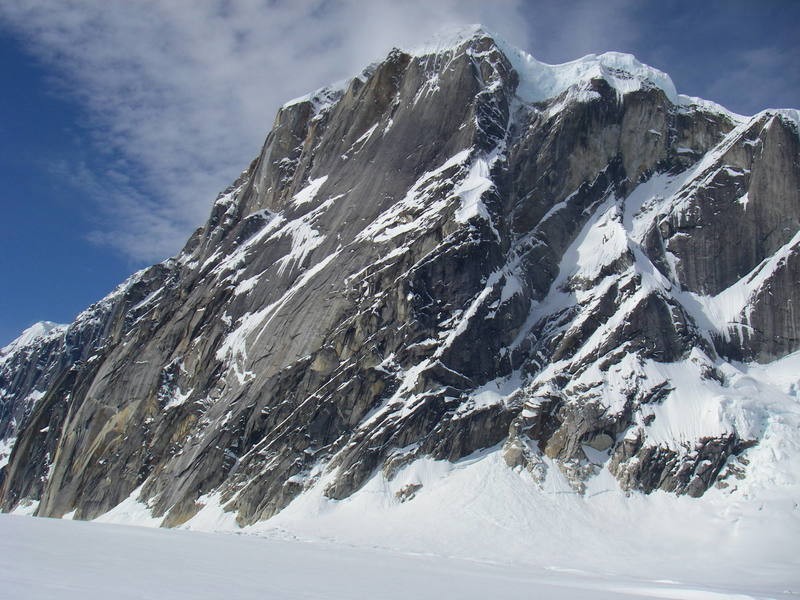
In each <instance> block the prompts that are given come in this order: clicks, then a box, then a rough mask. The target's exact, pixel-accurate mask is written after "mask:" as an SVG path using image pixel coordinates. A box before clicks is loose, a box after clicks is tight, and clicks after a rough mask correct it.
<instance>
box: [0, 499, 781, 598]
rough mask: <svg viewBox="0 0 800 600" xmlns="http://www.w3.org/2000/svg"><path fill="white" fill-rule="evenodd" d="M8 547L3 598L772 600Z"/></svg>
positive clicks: (231, 552)
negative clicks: (660, 599)
mask: <svg viewBox="0 0 800 600" xmlns="http://www.w3.org/2000/svg"><path fill="white" fill-rule="evenodd" d="M0 548H2V554H3V557H4V560H3V561H2V562H0V580H1V581H2V582H3V583H2V594H3V595H4V597H6V598H25V599H27V600H45V599H47V600H49V599H51V598H59V599H61V600H72V599H75V600H78V599H79V600H93V599H106V598H117V599H119V600H129V599H130V600H132V599H134V598H135V599H137V600H145V599H159V600H161V599H170V600H178V599H187V600H188V599H191V600H203V599H205V598H208V599H217V598H236V599H237V600H248V599H251V598H252V599H256V598H257V599H259V600H261V599H264V598H270V599H276V600H277V599H280V600H295V599H297V600H299V599H311V598H313V599H315V600H344V599H347V600H354V599H362V598H363V599H367V598H369V599H373V598H375V599H378V598H380V599H382V600H406V599H407V598H415V599H418V600H425V599H435V600H440V599H441V598H460V599H463V600H470V599H476V600H477V599H484V598H488V597H494V598H509V599H513V598H547V599H551V600H561V599H564V600H566V599H573V598H584V599H587V600H610V599H612V598H630V599H632V600H635V599H646V598H674V599H681V600H748V599H753V598H766V596H762V595H759V594H757V593H739V592H736V591H732V590H731V589H730V588H729V587H716V586H711V585H691V584H689V585H687V584H685V583H681V582H677V581H653V580H646V579H637V578H636V577H632V576H630V575H622V576H609V575H606V574H602V573H588V572H585V571H582V570H580V569H558V568H528V567H522V566H520V565H512V564H499V563H493V562H481V561H467V560H460V559H454V558H447V557H440V556H433V555H430V554H424V553H423V554H412V553H397V552H390V551H384V550H380V549H375V548H370V549H359V548H353V547H348V546H345V545H341V544H333V543H329V542H315V543H301V542H298V541H295V540H291V539H263V538H256V537H251V536H233V535H224V534H203V533H196V532H187V531H176V530H146V529H140V528H133V527H122V526H117V525H100V524H97V523H85V522H70V521H59V520H51V519H26V518H23V517H15V516H8V515H2V516H0ZM771 597H787V598H788V597H791V596H790V595H789V594H781V593H778V594H777V595H773V596H771Z"/></svg>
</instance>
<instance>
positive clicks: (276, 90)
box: [0, 0, 528, 262]
mask: <svg viewBox="0 0 800 600" xmlns="http://www.w3.org/2000/svg"><path fill="white" fill-rule="evenodd" d="M523 4H524V3H523V2H522V0H504V1H500V2H492V3H487V2H483V1H481V0H440V1H438V2H428V1H426V0H408V1H405V2H399V1H390V0H381V1H377V0H371V1H370V2H362V1H360V0H306V1H291V0H277V1H275V0H272V1H261V0H236V1H235V2H232V1H229V0H204V1H198V2H165V1H161V0H138V1H135V2H124V1H121V0H120V1H109V2H83V1H81V0H25V1H24V2H23V1H18V2H15V1H14V0H12V1H11V2H3V3H2V4H0V23H2V24H3V25H5V26H6V27H7V28H8V29H10V30H11V31H12V32H14V33H15V34H16V35H18V36H19V37H21V38H22V40H23V42H24V44H25V46H26V47H27V48H28V49H29V51H30V52H32V53H33V54H35V55H36V56H37V57H38V58H39V59H40V60H41V61H42V62H43V63H44V64H45V65H46V66H48V68H50V69H51V70H52V72H53V74H54V75H55V76H56V77H58V79H59V81H60V86H61V89H62V91H64V92H66V93H68V94H70V95H71V96H72V97H73V98H74V99H75V100H76V101H77V102H79V103H80V104H81V105H82V106H83V107H85V109H86V111H87V114H88V116H89V126H90V130H91V132H92V135H93V146H92V147H93V150H94V152H93V156H92V159H91V160H89V161H88V162H87V163H83V164H80V163H79V164H73V163H71V162H70V160H69V158H68V157H66V158H65V163H64V164H63V165H61V168H62V169H63V173H64V176H65V177H67V176H68V177H69V179H70V180H71V181H72V182H73V184H74V185H76V186H79V187H80V188H81V189H84V190H85V191H86V193H87V196H88V197H89V198H90V199H91V200H92V201H93V202H94V203H95V205H96V207H97V209H98V212H97V214H98V219H99V226H98V227H97V229H96V231H95V232H94V233H92V235H91V238H92V239H93V240H94V241H96V242H98V243H100V244H103V245H108V246H111V247H113V248H115V249H117V250H119V251H121V252H123V253H124V254H126V255H127V256H129V257H131V258H132V259H134V260H135V261H138V262H146V261H154V260H160V259H163V258H164V257H165V256H168V255H169V254H171V253H173V252H175V251H176V250H177V249H178V248H179V247H180V246H181V244H182V243H183V241H184V240H185V238H186V237H187V236H188V234H189V233H190V232H191V230H192V229H193V228H194V227H196V226H198V225H199V224H200V223H201V222H202V221H203V220H204V219H205V217H206V214H207V211H208V209H209V206H210V204H211V201H212V200H213V197H214V195H215V193H216V192H217V191H219V190H220V189H222V188H224V187H226V186H227V185H228V184H229V183H230V181H232V180H233V179H234V178H235V177H236V175H237V174H238V173H239V171H241V169H243V168H244V167H245V166H246V165H247V164H248V163H249V161H250V160H251V159H252V157H253V156H254V155H255V154H256V153H257V151H258V149H259V147H260V145H261V143H262V142H263V139H264V137H265V135H266V133H267V131H268V129H269V127H270V124H271V121H272V118H273V116H274V114H275V111H276V110H277V108H278V107H279V106H280V105H281V104H282V103H284V102H285V101H287V100H288V99H290V98H293V97H295V96H298V95H300V94H303V93H306V92H308V91H310V90H312V89H315V88H317V87H320V86H322V85H325V84H327V83H329V82H332V81H335V80H338V79H342V78H345V77H348V76H351V75H353V74H354V73H356V72H358V71H359V70H360V69H361V68H362V67H363V66H365V65H366V64H368V63H369V62H371V61H373V60H377V59H379V58H381V57H382V56H383V55H385V53H386V52H388V50H389V49H390V48H391V47H392V46H393V45H398V44H402V45H413V44H416V43H420V42H422V41H424V40H425V39H426V38H427V37H429V36H430V35H432V34H433V33H434V32H435V31H437V30H438V29H439V28H440V27H442V26H443V25H448V24H466V23H472V22H482V23H484V24H486V25H487V26H488V27H490V28H494V29H496V30H499V31H502V32H503V33H504V35H505V36H506V37H508V38H509V39H510V41H512V42H516V43H518V44H521V45H524V44H525V43H526V41H527V39H526V38H527V32H528V30H527V28H526V26H525V24H524V22H523V20H522V19H521V18H520V10H521V7H522V6H523Z"/></svg>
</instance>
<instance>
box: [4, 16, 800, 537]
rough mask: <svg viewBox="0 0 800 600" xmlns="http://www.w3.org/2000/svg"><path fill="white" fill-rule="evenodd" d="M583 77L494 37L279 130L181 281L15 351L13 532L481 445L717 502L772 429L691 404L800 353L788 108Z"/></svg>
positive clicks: (316, 482)
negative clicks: (736, 465)
mask: <svg viewBox="0 0 800 600" xmlns="http://www.w3.org/2000/svg"><path fill="white" fill-rule="evenodd" d="M581 61H583V62H581ZM581 61H576V63H574V64H573V63H571V64H570V65H572V66H570V65H566V66H559V67H550V66H547V65H541V64H540V63H536V62H535V61H532V59H530V58H529V57H527V58H526V57H525V55H523V54H522V53H519V52H518V51H515V50H513V49H509V48H508V47H506V46H505V45H504V44H503V43H500V42H497V41H496V40H495V39H494V38H493V37H492V36H490V35H488V34H486V33H485V32H483V31H482V30H477V31H474V32H472V34H471V35H469V36H466V37H464V38H462V39H460V40H458V41H456V42H454V43H453V44H452V45H450V46H448V47H441V48H438V49H437V50H435V51H430V52H428V51H422V52H419V53H416V54H409V53H405V52H403V51H399V50H395V51H393V52H392V53H390V54H389V56H388V57H387V58H386V60H385V61H383V62H382V63H380V64H377V65H373V66H371V67H369V68H368V69H366V70H365V71H364V72H363V73H362V74H360V75H359V76H357V77H355V78H353V79H352V80H351V81H349V82H348V83H347V85H346V86H345V87H343V88H341V89H324V90H320V91H318V92H316V93H314V94H311V95H309V96H308V97H305V98H303V99H300V100H297V101H294V102H293V103H290V104H288V105H286V106H284V107H283V108H282V109H281V110H280V111H279V113H278V115H277V117H276V119H275V124H274V127H273V129H272V131H271V132H270V133H269V135H268V136H267V139H266V143H265V144H264V147H263V149H262V151H261V153H260V155H259V156H258V157H257V158H256V159H255V160H254V161H253V163H252V164H251V165H250V166H249V167H248V169H247V170H246V171H245V172H244V173H242V175H241V176H240V177H239V179H238V180H237V181H236V182H235V183H234V184H233V185H232V186H231V187H230V188H229V189H228V190H226V191H225V192H223V193H222V194H221V195H220V196H219V197H218V198H217V200H216V202H215V203H214V206H213V208H212V211H211V216H210V218H209V220H208V222H207V223H206V225H205V226H204V227H202V228H200V229H199V230H198V231H197V232H195V234H194V235H193V236H192V237H191V239H190V240H189V241H188V243H187V245H186V246H185V248H184V249H183V250H182V251H181V252H180V253H179V254H178V255H177V256H176V257H174V258H172V259H169V260H167V261H165V262H164V263H161V264H159V265H155V266H153V267H150V268H149V269H145V270H144V271H141V272H139V273H137V274H135V275H134V276H132V277H131V278H130V279H129V280H128V281H127V282H125V283H124V284H123V285H121V286H120V287H119V288H118V289H117V290H115V291H114V292H113V293H112V294H110V295H109V296H108V297H107V298H105V299H104V300H103V301H101V302H100V303H98V304H96V305H94V306H92V307H90V308H89V309H87V311H85V312H84V313H82V314H81V315H80V316H79V317H78V318H77V320H76V321H75V322H74V323H72V324H71V325H69V326H68V327H66V328H63V329H58V330H56V331H55V333H52V334H48V335H44V336H39V337H36V338H35V339H33V340H27V341H24V342H25V343H20V344H17V345H15V346H13V347H9V348H7V349H5V350H4V353H3V354H2V355H0V390H1V391H0V401H1V402H2V404H0V435H2V437H3V438H4V439H6V440H7V441H8V445H9V447H10V445H11V442H12V441H14V440H15V441H14V443H13V452H12V453H11V455H10V457H9V462H8V464H7V465H6V466H5V467H4V468H3V469H2V471H0V472H1V473H2V477H3V481H2V492H1V493H0V500H1V502H2V509H3V510H6V511H8V510H12V509H14V508H15V507H16V506H18V505H19V504H20V503H21V502H30V501H39V504H38V509H37V514H39V515H44V516H54V517H60V516H63V515H64V514H66V513H71V512H73V511H75V512H74V516H75V518H79V519H92V518H95V517H97V516H99V515H101V514H103V513H104V512H106V511H108V510H110V509H112V508H113V507H115V506H116V505H118V504H119V503H120V502H122V501H123V500H125V499H126V498H128V497H130V496H131V495H133V496H134V497H135V498H136V499H138V500H140V501H141V502H144V503H146V504H147V506H148V507H149V508H150V509H151V511H152V514H153V515H154V516H157V517H163V521H162V524H163V525H165V526H176V525H180V524H182V523H185V522H187V521H188V520H189V519H191V518H192V517H193V516H194V515H195V514H196V513H197V511H198V510H199V509H200V508H201V507H202V506H203V505H204V504H206V503H208V502H210V501H212V499H213V501H214V502H218V503H220V504H221V505H223V506H224V507H225V509H226V510H228V511H232V512H234V513H235V514H236V518H237V521H238V522H239V523H240V524H242V525H244V524H249V523H253V522H255V521H258V520H261V519H265V518H268V517H270V516H272V515H274V514H276V513H277V512H279V511H280V510H282V509H283V508H284V507H286V506H287V504H288V503H289V502H291V501H292V500H293V499H294V498H296V497H297V496H298V495H299V494H301V493H303V492H304V491H307V490H309V489H310V488H311V487H314V486H324V493H325V495H327V496H328V497H329V498H333V499H341V498H346V497H348V496H349V495H351V494H353V493H354V492H355V491H357V490H358V489H360V488H361V487H362V486H363V485H364V483H365V482H366V481H367V480H368V479H369V478H371V477H386V478H389V479H391V478H392V477H393V475H394V474H395V473H396V472H397V470H398V469H400V468H402V467H403V466H404V465H406V464H409V463H410V462H412V461H414V460H415V459H417V458H420V457H423V456H427V457H433V458H435V459H441V460H449V461H456V460H459V459H461V458H463V457H465V456H468V455H470V454H472V453H474V452H476V451H478V450H481V449H485V448H492V447H496V448H497V450H498V451H500V452H502V453H503V456H504V457H505V459H506V463H507V464H508V465H509V468H518V469H527V470H528V471H530V472H531V473H533V474H535V475H537V476H538V477H542V476H543V473H544V472H546V470H547V469H549V468H557V469H560V470H561V471H562V472H563V473H564V474H565V475H566V476H567V478H568V479H569V481H570V482H572V485H573V486H574V487H575V489H576V490H578V491H580V490H581V489H582V485H583V481H585V480H586V478H587V477H591V476H593V475H594V474H595V473H596V472H597V471H598V470H599V469H600V468H608V469H609V470H610V471H611V472H612V473H613V474H614V475H615V476H616V477H617V479H618V480H619V483H620V485H621V486H623V487H624V488H626V489H631V490H641V491H643V492H650V491H653V490H656V489H663V490H667V491H672V492H676V493H679V494H690V495H694V496H697V495H701V494H703V493H704V491H705V490H706V489H708V487H709V486H711V485H713V484H714V483H715V481H716V480H717V477H718V475H719V473H720V472H721V471H722V469H723V468H724V467H725V465H726V464H728V463H729V462H730V460H731V458H732V457H736V456H738V455H740V454H741V453H743V452H745V451H746V449H747V448H748V447H750V446H752V445H753V444H755V443H757V442H758V432H757V431H756V430H751V429H748V428H744V429H743V428H741V427H739V426H737V425H736V424H735V423H734V424H731V422H730V420H727V419H725V418H722V417H720V419H719V420H718V421H713V422H707V421H702V422H701V423H700V425H698V424H697V422H696V421H695V420H693V418H694V417H693V415H694V413H692V411H693V410H695V404H696V403H697V402H700V401H701V400H702V402H706V404H709V403H710V405H711V408H712V409H716V408H719V407H716V405H713V403H714V402H719V401H718V400H714V398H716V397H717V396H719V393H717V392H718V391H719V390H722V391H724V390H725V389H726V379H725V374H724V372H723V371H724V369H721V365H724V364H727V361H733V360H736V361H741V360H747V361H752V360H755V361H762V362H764V361H769V360H773V359H775V358H779V357H781V356H784V355H786V354H788V353H790V352H793V351H795V350H797V349H798V348H800V311H795V310H794V308H793V306H794V305H795V304H797V303H800V292H798V290H800V263H799V262H798V251H799V250H798V244H800V236H799V235H798V231H800V195H799V194H800V191H799V190H800V159H799V158H798V155H799V153H800V150H799V149H800V138H799V137H798V124H797V115H796V111H794V112H793V111H771V112H765V113H761V114H759V115H756V116H755V117H753V118H742V117H738V116H736V115H732V114H730V113H727V112H726V111H724V109H721V108H720V107H717V106H716V105H712V104H711V103H706V102H703V101H699V100H692V99H688V98H686V97H682V96H677V95H676V94H675V92H674V88H671V82H669V81H668V78H666V76H664V74H662V73H660V72H658V71H656V70H655V69H650V68H649V67H646V66H644V65H641V64H639V63H637V62H635V59H633V58H632V57H629V56H626V55H618V54H607V55H602V56H600V57H596V56H590V57H586V58H584V59H581ZM559 69H560V70H559ZM567 75H569V76H567ZM665 81H666V82H667V83H665ZM537 86H538V87H537ZM531 90H534V91H533V92H532V91H531ZM701 388H702V389H707V390H710V391H709V394H708V396H704V397H703V399H698V398H696V397H694V396H692V394H696V393H697V389H701ZM720 393H721V392H720ZM731 393H733V392H731ZM684 406H685V407H686V409H685V410H683V409H682V408H681V407H684ZM726 406H727V405H726ZM706 408H708V406H706ZM723 409H724V407H722V408H720V410H723ZM676 414H679V415H683V416H681V417H676V416H675V415H676ZM665 432H668V435H667V434H665ZM415 491H416V490H410V491H409V492H408V493H407V494H405V495H404V496H403V498H402V500H403V501H411V502H413V496H414V493H415Z"/></svg>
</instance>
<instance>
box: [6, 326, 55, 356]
mask: <svg viewBox="0 0 800 600" xmlns="http://www.w3.org/2000/svg"><path fill="white" fill-rule="evenodd" d="M66 328H67V326H66V325H61V324H59V323H53V322H52V321H39V322H38V323H34V324H33V325H31V326H30V327H28V328H27V329H26V330H25V331H23V332H22V333H21V334H20V336H19V337H18V338H17V339H15V340H14V341H12V342H11V343H10V344H8V346H5V347H4V348H0V356H7V355H9V354H11V353H13V352H16V351H18V350H20V349H22V348H25V347H27V346H31V345H33V344H34V343H36V342H38V341H40V340H42V339H44V338H47V337H50V336H54V335H60V334H61V333H63V332H64V331H65V330H66Z"/></svg>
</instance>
